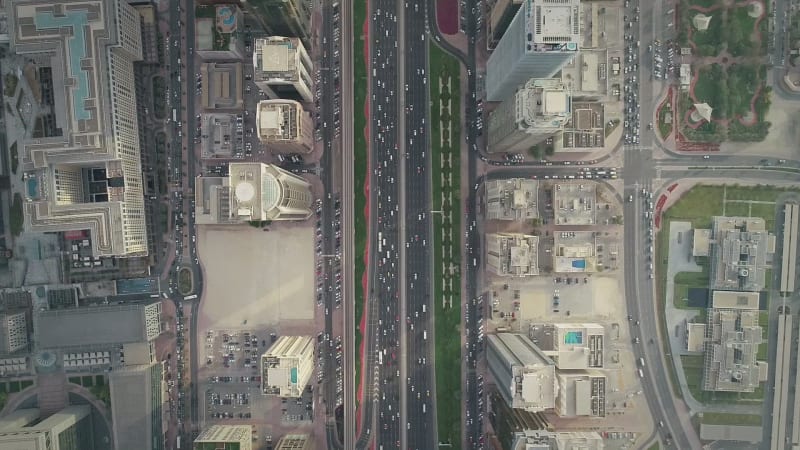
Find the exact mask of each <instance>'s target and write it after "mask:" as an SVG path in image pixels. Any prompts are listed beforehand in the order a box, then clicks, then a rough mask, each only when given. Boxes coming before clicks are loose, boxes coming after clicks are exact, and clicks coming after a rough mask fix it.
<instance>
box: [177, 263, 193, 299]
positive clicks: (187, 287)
mask: <svg viewBox="0 0 800 450" xmlns="http://www.w3.org/2000/svg"><path fill="white" fill-rule="evenodd" d="M178 291H179V292H180V293H181V295H189V294H191V293H192V272H191V271H190V270H189V269H187V268H185V267H184V268H183V269H181V270H180V272H178Z"/></svg>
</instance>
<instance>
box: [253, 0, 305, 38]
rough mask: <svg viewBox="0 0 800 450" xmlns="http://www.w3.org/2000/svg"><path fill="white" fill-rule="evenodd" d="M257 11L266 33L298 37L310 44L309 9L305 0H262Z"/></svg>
mask: <svg viewBox="0 0 800 450" xmlns="http://www.w3.org/2000/svg"><path fill="white" fill-rule="evenodd" d="M257 9H258V11H259V12H260V13H261V17H262V18H263V20H264V23H265V28H266V30H267V33H269V34H273V35H278V36H290V37H297V38H300V39H301V40H302V41H303V43H304V44H305V45H310V44H311V10H310V9H309V3H308V2H306V1H305V0H262V1H260V2H258V6H257Z"/></svg>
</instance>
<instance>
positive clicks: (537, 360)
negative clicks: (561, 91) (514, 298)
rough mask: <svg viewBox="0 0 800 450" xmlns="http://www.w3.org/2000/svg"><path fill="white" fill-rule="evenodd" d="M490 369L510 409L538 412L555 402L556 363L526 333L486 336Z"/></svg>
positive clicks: (552, 406) (551, 406) (487, 358)
mask: <svg viewBox="0 0 800 450" xmlns="http://www.w3.org/2000/svg"><path fill="white" fill-rule="evenodd" d="M486 338H487V342H488V350H487V353H486V360H487V363H488V365H489V371H490V372H491V373H492V377H493V378H494V380H495V383H496V384H497V390H498V391H499V392H500V394H501V396H502V397H503V399H504V400H505V401H506V403H507V404H508V405H509V406H510V407H512V408H518V409H524V410H526V411H529V412H539V411H544V410H546V409H552V408H554V407H555V404H556V392H557V390H558V385H557V381H556V372H555V370H556V365H555V363H554V362H553V360H551V359H550V358H549V357H547V355H545V354H544V353H543V352H542V351H541V350H539V348H538V347H536V345H534V344H533V343H532V342H531V340H530V339H528V337H527V336H525V335H523V334H516V333H498V334H490V335H487V336H486Z"/></svg>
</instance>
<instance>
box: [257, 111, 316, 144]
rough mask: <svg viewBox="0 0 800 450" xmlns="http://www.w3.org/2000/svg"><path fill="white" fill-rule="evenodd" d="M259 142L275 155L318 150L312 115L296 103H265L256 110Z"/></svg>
mask: <svg viewBox="0 0 800 450" xmlns="http://www.w3.org/2000/svg"><path fill="white" fill-rule="evenodd" d="M256 125H257V126H258V128H257V130H256V131H257V134H258V139H260V140H261V142H263V143H264V144H266V146H267V147H268V148H269V149H270V150H272V151H273V152H275V153H311V152H312V151H314V123H313V122H312V121H311V114H310V113H308V112H306V111H305V110H304V109H303V105H302V104H300V102H296V101H294V100H262V101H260V102H258V106H257V107H256Z"/></svg>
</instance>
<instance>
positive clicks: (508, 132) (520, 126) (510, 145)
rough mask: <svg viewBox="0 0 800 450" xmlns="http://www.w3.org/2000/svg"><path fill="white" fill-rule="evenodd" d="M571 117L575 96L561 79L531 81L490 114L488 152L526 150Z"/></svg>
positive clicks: (559, 129)
mask: <svg viewBox="0 0 800 450" xmlns="http://www.w3.org/2000/svg"><path fill="white" fill-rule="evenodd" d="M571 116H572V96H571V95H570V93H569V91H568V90H567V88H566V86H565V85H564V83H562V82H561V80H559V79H542V80H537V79H532V80H529V81H528V82H527V83H526V84H525V86H524V87H521V88H520V89H518V90H517V91H516V93H515V94H514V95H512V96H511V97H510V98H508V99H507V100H505V101H503V103H501V104H500V106H498V107H497V108H496V109H495V110H494V111H492V113H491V114H489V130H488V131H489V145H488V150H489V153H501V152H511V153H519V152H527V151H528V150H529V149H530V148H531V147H532V146H533V145H535V144H538V143H539V142H541V141H543V140H545V139H546V138H547V137H549V136H552V135H554V134H555V133H558V132H559V131H561V130H563V129H564V126H565V125H566V124H567V122H568V121H569V120H570V118H571Z"/></svg>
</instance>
